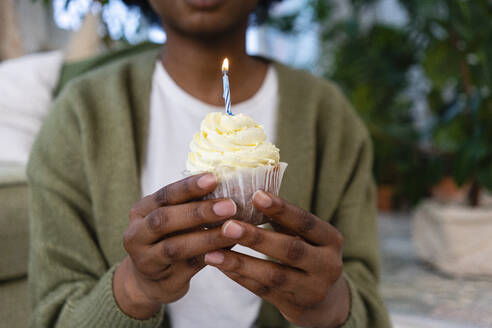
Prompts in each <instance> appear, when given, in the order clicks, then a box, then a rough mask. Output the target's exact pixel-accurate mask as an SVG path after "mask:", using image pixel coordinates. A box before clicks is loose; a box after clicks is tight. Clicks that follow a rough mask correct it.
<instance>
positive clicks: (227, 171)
mask: <svg viewBox="0 0 492 328" xmlns="http://www.w3.org/2000/svg"><path fill="white" fill-rule="evenodd" d="M286 169H287V163H284V162H280V163H278V164H274V165H267V166H260V167H255V168H239V169H236V168H230V167H217V168H216V169H215V172H214V173H215V174H216V175H217V179H218V184H217V188H216V189H215V190H214V191H213V192H211V193H210V194H208V195H206V196H205V197H204V198H203V199H204V200H205V199H215V198H230V199H232V200H233V201H234V202H235V203H236V206H237V212H236V215H235V216H234V218H235V219H238V220H241V221H244V222H248V223H251V224H254V225H260V224H263V223H265V222H267V218H266V217H265V216H264V215H263V213H262V212H261V211H259V210H258V209H256V208H255V207H254V206H253V195H254V193H255V192H256V191H258V190H264V191H267V192H270V193H272V194H274V195H278V193H279V191H280V185H281V183H282V178H283V175H284V172H285V170H286ZM183 173H184V175H186V176H189V175H191V173H190V172H187V171H185V172H183ZM194 174H196V173H194Z"/></svg>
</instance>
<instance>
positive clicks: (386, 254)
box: [0, 0, 492, 327]
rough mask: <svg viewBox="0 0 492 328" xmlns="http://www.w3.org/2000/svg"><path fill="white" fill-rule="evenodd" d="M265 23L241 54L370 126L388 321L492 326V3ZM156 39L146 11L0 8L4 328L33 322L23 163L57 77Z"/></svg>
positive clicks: (397, 2) (325, 1)
mask: <svg viewBox="0 0 492 328" xmlns="http://www.w3.org/2000/svg"><path fill="white" fill-rule="evenodd" d="M263 14H265V13H263ZM260 16H261V15H260ZM262 18H265V23H263V24H261V25H259V24H258V23H257V22H252V25H251V27H250V28H249V31H248V40H247V48H248V52H250V53H251V54H260V55H264V56H267V57H271V58H274V59H276V60H279V61H281V62H284V63H287V64H289V65H292V66H295V67H299V68H302V69H306V70H309V71H311V72H312V73H314V74H316V75H318V76H321V77H323V78H327V79H332V80H334V81H335V82H336V83H337V84H339V85H340V86H341V88H342V89H343V90H344V92H345V94H346V95H347V97H348V98H349V99H350V101H351V102H352V104H353V105H354V107H355V109H356V110H357V111H358V112H359V114H360V116H361V117H362V118H363V120H364V121H365V123H366V124H367V126H368V128H369V130H370V133H371V135H372V138H373V143H374V148H375V163H374V176H375V178H376V181H377V184H378V206H379V209H380V217H379V226H380V237H381V249H382V254H383V274H382V283H381V290H382V293H383V296H384V298H385V302H386V304H387V306H388V308H389V310H390V313H391V316H392V320H393V322H394V324H395V327H491V326H492V311H490V309H492V261H490V258H491V256H492V197H491V194H490V191H491V190H492V37H491V36H492V1H491V0H284V1H279V2H278V3H277V4H276V5H275V6H274V7H273V8H272V10H271V12H270V13H269V15H266V14H265V16H264V17H262ZM165 40H166V34H165V31H163V30H162V29H161V28H160V26H159V23H158V20H157V18H156V17H155V16H154V15H153V13H152V12H151V10H150V7H149V6H148V4H147V2H146V1H138V0H127V1H122V0H35V1H33V0H15V1H14V0H2V1H1V2H0V95H1V97H0V205H1V209H0V211H1V212H0V237H1V238H0V252H1V256H0V295H1V296H0V326H1V325H2V324H3V323H2V322H9V320H10V319H11V320H14V316H15V315H18V313H24V317H25V316H26V313H28V308H29V307H28V305H27V304H26V302H25V301H24V300H25V299H27V289H26V284H25V275H26V263H27V262H26V261H27V260H26V259H27V245H28V236H27V214H26V208H25V204H26V203H27V200H26V192H25V174H24V166H25V164H26V161H27V156H28V153H29V149H30V146H31V144H32V141H33V140H34V138H35V135H36V133H37V131H38V129H39V127H40V125H41V123H42V120H43V118H44V117H45V115H46V114H47V113H48V111H49V105H50V103H51V101H52V98H53V94H54V92H55V90H56V89H57V85H58V83H59V80H60V76H62V75H61V74H62V73H63V70H64V69H68V68H69V67H70V64H71V63H75V62H79V61H81V60H84V59H87V58H89V57H92V56H97V55H101V54H104V53H107V52H108V51H114V50H115V49H124V48H127V47H130V46H131V45H134V44H137V43H141V42H151V43H164V42H165ZM19 222H20V223H21V224H19ZM4 295H7V296H4ZM13 300H18V301H13ZM16 302H17V303H16ZM9 327H12V326H9Z"/></svg>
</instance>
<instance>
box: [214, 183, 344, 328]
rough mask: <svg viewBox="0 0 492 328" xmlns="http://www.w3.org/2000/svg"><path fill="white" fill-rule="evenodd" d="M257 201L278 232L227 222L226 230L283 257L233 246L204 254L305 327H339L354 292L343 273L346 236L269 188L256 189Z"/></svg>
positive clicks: (225, 233) (247, 243) (241, 240)
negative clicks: (243, 251) (264, 257)
mask: <svg viewBox="0 0 492 328" xmlns="http://www.w3.org/2000/svg"><path fill="white" fill-rule="evenodd" d="M254 205H255V206H256V207H257V208H258V209H259V210H261V211H262V212H263V213H265V215H267V216H268V217H270V218H271V219H272V221H273V222H272V224H273V225H274V226H280V227H282V228H281V229H277V230H279V231H281V230H282V231H284V232H285V231H288V233H289V234H287V233H281V232H274V231H268V230H265V229H262V228H258V227H255V226H252V225H250V224H246V223H244V222H239V221H236V220H230V221H227V222H226V223H225V224H224V225H223V226H222V229H221V230H222V235H223V236H224V237H227V238H231V239H236V240H237V243H238V244H241V245H244V246H247V247H250V248H252V249H254V250H257V251H259V252H261V253H263V254H265V255H268V256H270V257H272V258H273V259H276V260H278V261H279V263H276V262H272V261H268V260H262V259H258V258H254V257H251V256H247V255H244V254H240V253H237V252H234V251H226V250H220V251H213V252H210V253H208V254H207V255H206V256H205V262H206V263H207V264H210V265H213V266H216V267H217V268H218V269H219V270H221V271H222V272H223V273H224V274H226V275H227V276H228V277H229V278H231V279H232V280H234V281H236V282H237V283H239V284H241V285H242V286H244V287H245V288H247V289H249V290H250V291H251V292H253V293H255V294H256V295H258V296H260V297H262V298H263V299H265V300H266V301H268V302H270V303H272V304H273V305H274V306H275V307H277V309H278V310H279V311H280V312H281V313H282V314H283V316H284V317H285V318H286V319H287V320H288V321H290V322H292V323H293V324H295V325H298V326H302V327H337V326H339V325H341V324H343V323H344V322H345V320H346V319H347V317H348V314H349V308H350V293H349V289H348V285H347V283H346V281H345V279H344V278H343V276H342V271H343V262H342V246H343V238H342V235H341V234H340V233H339V232H338V231H337V230H336V229H335V228H334V227H333V226H332V225H330V224H329V223H327V222H324V221H322V220H320V219H319V218H317V217H316V216H314V215H313V214H311V213H309V212H307V211H305V210H303V209H301V208H299V207H296V206H294V205H292V204H289V203H287V202H286V201H284V200H283V199H281V198H279V197H276V196H274V195H272V194H270V193H266V192H263V191H259V192H257V193H256V194H255V197H254Z"/></svg>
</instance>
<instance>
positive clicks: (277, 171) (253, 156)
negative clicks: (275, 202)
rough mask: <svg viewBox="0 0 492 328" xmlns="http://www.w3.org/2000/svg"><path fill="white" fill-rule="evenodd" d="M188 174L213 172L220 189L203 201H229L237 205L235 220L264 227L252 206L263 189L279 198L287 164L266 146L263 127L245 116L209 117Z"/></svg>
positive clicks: (194, 144)
mask: <svg viewBox="0 0 492 328" xmlns="http://www.w3.org/2000/svg"><path fill="white" fill-rule="evenodd" d="M190 149H191V152H190V153H189V155H188V161H187V163H186V174H187V175H192V174H198V173H203V172H212V173H214V174H215V175H216V176H217V181H218V185H217V188H216V189H215V190H214V191H213V192H212V193H210V194H208V195H207V196H205V198H204V199H213V198H230V199H232V200H233V201H234V202H235V203H236V205H237V213H236V216H235V218H236V219H238V220H242V221H245V222H248V223H251V224H254V225H258V224H262V223H265V221H266V220H265V218H264V215H263V213H262V212H260V211H258V210H257V209H256V208H255V207H254V206H253V195H254V193H255V192H256V191H257V190H259V189H261V190H264V191H268V192H271V193H273V194H275V195H278V192H279V190H280V183H281V181H282V176H283V174H284V171H285V169H286V168H287V163H282V162H280V151H279V149H278V148H277V147H275V145H273V144H272V143H269V142H266V134H265V132H264V131H263V127H262V126H261V125H258V124H257V123H256V122H255V121H254V120H253V119H252V118H251V117H249V116H247V115H244V114H237V115H233V116H231V115H227V114H223V113H219V112H215V113H210V114H208V115H207V116H206V117H205V119H204V120H203V121H202V123H201V129H200V132H197V133H195V135H194V136H193V140H192V141H191V143H190Z"/></svg>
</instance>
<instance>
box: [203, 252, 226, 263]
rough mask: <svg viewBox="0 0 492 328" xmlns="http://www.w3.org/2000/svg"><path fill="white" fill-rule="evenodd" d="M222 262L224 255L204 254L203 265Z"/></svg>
mask: <svg viewBox="0 0 492 328" xmlns="http://www.w3.org/2000/svg"><path fill="white" fill-rule="evenodd" d="M222 262H224V254H222V253H221V252H210V253H207V254H205V263H207V264H222Z"/></svg>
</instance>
